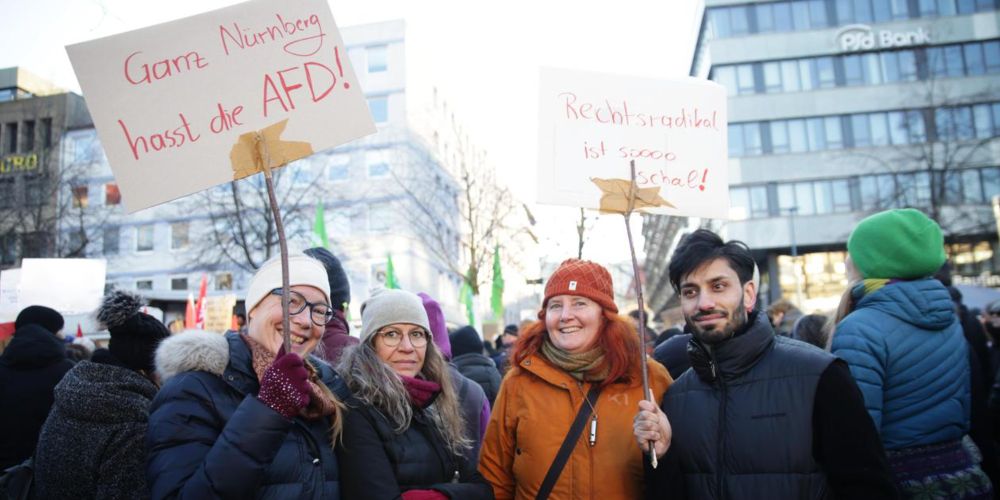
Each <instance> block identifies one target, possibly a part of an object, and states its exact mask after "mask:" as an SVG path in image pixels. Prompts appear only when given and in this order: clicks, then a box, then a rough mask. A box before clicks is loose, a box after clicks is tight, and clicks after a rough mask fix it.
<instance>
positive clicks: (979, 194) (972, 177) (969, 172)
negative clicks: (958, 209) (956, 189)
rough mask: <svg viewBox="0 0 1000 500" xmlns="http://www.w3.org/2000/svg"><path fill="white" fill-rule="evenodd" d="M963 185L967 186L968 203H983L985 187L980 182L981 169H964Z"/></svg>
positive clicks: (966, 197) (966, 199) (966, 200)
mask: <svg viewBox="0 0 1000 500" xmlns="http://www.w3.org/2000/svg"><path fill="white" fill-rule="evenodd" d="M962 187H963V188H965V202H966V203H982V202H983V188H982V186H981V185H980V184H979V170H978V169H975V168H970V169H965V170H962Z"/></svg>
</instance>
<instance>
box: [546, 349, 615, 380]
mask: <svg viewBox="0 0 1000 500" xmlns="http://www.w3.org/2000/svg"><path fill="white" fill-rule="evenodd" d="M542 355H543V356H545V358H546V359H548V360H549V362H550V363H552V364H553V365H555V366H556V368H559V369H561V370H562V371H564V372H566V373H568V374H569V376H571V377H573V378H575V379H577V380H579V381H581V382H600V381H602V380H604V379H605V378H607V376H608V367H607V365H606V364H605V362H604V349H603V348H601V347H595V348H593V349H591V350H589V351H587V352H581V353H579V354H573V353H571V352H567V351H564V350H562V349H560V348H558V347H556V346H554V345H552V342H549V339H545V340H543V341H542Z"/></svg>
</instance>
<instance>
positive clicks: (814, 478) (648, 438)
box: [634, 229, 897, 499]
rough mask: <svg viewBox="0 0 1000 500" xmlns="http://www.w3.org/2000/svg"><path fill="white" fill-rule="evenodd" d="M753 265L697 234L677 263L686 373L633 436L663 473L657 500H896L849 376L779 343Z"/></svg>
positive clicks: (831, 361)
mask: <svg viewBox="0 0 1000 500" xmlns="http://www.w3.org/2000/svg"><path fill="white" fill-rule="evenodd" d="M753 272H754V260H753V257H752V256H751V254H750V250H749V248H747V246H746V245H745V244H743V243H741V242H737V241H730V242H723V240H722V238H720V237H719V236H718V235H717V234H715V233H713V232H711V231H708V230H704V229H701V230H698V231H695V232H694V233H691V234H690V235H688V236H686V237H685V238H684V239H683V240H682V241H681V243H680V245H679V246H678V247H677V249H676V251H675V252H674V255H673V257H672V258H671V260H670V265H669V273H670V282H671V284H672V285H673V287H674V290H675V291H676V292H677V293H678V294H679V295H680V300H681V309H682V310H683V313H684V319H685V321H686V322H687V325H688V327H689V329H690V331H691V332H692V334H693V335H692V338H691V340H690V341H689V344H688V357H689V358H690V360H691V367H692V368H693V369H692V370H688V371H686V372H684V374H683V375H681V376H680V378H678V379H677V380H676V381H675V382H674V385H672V386H671V387H670V389H669V390H668V391H667V393H666V394H665V395H664V397H663V401H662V404H661V405H660V408H657V407H656V406H655V405H654V404H652V403H650V402H646V401H643V402H642V403H640V405H639V408H640V411H639V414H638V415H637V416H636V419H635V424H634V431H635V437H636V439H637V440H638V441H639V443H640V446H641V447H642V448H643V449H645V447H646V444H645V443H647V442H653V444H654V447H655V451H656V454H657V455H658V456H661V457H663V462H664V463H663V465H662V466H661V467H659V468H658V469H656V470H653V469H652V468H649V467H647V483H648V484H647V493H648V494H647V498H699V499H700V498H718V499H741V498H747V499H759V498H801V499H813V498H852V499H855V498H879V499H885V498H896V497H897V494H896V491H895V487H894V486H893V483H892V479H891V476H890V472H889V467H888V465H887V462H886V459H885V452H884V450H883V449H882V445H881V444H880V442H879V437H878V434H877V432H876V430H875V426H874V423H873V422H872V420H871V417H869V415H868V413H867V412H866V411H865V406H864V400H863V398H862V395H861V392H860V390H859V389H858V386H857V384H856V383H855V382H854V379H853V378H852V377H851V373H850V371H849V370H848V368H847V365H846V364H845V363H844V362H843V361H841V360H839V359H837V358H835V357H834V356H833V355H831V354H829V353H827V352H825V351H822V350H820V349H817V348H816V347H813V346H811V345H808V344H806V343H803V342H799V341H796V340H792V339H789V338H786V337H779V336H776V335H775V334H774V329H773V327H772V326H771V323H770V322H769V321H768V318H767V316H766V315H765V314H763V313H760V312H759V311H755V310H754V305H755V304H756V301H757V288H756V284H755V283H754V280H753V279H752V277H753Z"/></svg>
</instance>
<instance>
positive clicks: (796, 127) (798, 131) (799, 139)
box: [788, 120, 809, 153]
mask: <svg viewBox="0 0 1000 500" xmlns="http://www.w3.org/2000/svg"><path fill="white" fill-rule="evenodd" d="M788 149H789V150H790V151H791V152H793V153H801V152H804V151H808V150H809V139H808V137H807V136H806V121H805V120H788Z"/></svg>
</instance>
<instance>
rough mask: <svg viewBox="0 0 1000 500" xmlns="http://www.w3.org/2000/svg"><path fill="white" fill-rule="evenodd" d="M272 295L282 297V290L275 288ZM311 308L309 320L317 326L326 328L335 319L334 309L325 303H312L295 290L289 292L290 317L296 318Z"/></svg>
mask: <svg viewBox="0 0 1000 500" xmlns="http://www.w3.org/2000/svg"><path fill="white" fill-rule="evenodd" d="M271 295H277V296H278V297H281V289H280V288H275V289H274V290H271ZM307 307H308V308H309V318H310V319H312V322H313V324H314V325H316V326H326V324H327V323H329V322H330V320H331V319H333V309H332V308H331V307H330V306H329V305H327V304H323V303H321V302H320V303H312V302H309V301H308V300H306V298H305V297H304V296H303V295H302V294H301V293H299V292H296V291H294V290H289V291H288V315H289V316H294V315H296V314H298V313H300V312H302V311H305V310H306V308H307Z"/></svg>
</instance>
